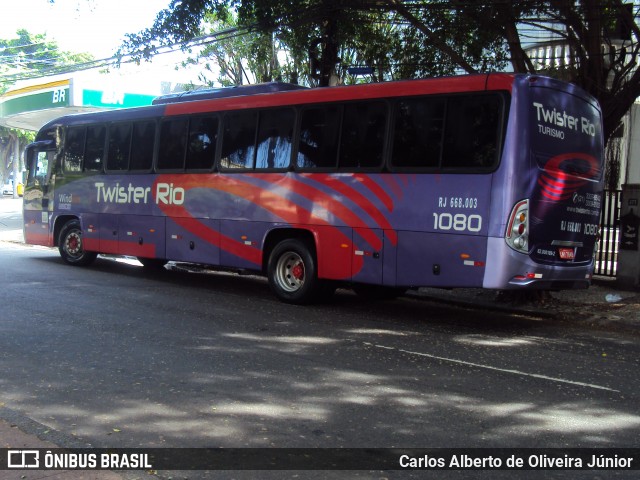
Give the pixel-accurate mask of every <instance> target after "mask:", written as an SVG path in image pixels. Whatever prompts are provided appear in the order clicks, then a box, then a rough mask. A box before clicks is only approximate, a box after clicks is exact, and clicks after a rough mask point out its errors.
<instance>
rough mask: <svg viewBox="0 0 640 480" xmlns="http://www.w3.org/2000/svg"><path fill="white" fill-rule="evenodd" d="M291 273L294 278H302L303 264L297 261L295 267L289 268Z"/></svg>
mask: <svg viewBox="0 0 640 480" xmlns="http://www.w3.org/2000/svg"><path fill="white" fill-rule="evenodd" d="M291 273H292V274H293V276H294V278H295V279H296V280H302V278H303V277H304V266H303V265H302V264H300V263H298V264H297V265H296V266H295V267H293V268H292V269H291Z"/></svg>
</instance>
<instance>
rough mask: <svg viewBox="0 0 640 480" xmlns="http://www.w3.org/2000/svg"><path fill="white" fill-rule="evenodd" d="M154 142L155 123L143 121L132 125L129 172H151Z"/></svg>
mask: <svg viewBox="0 0 640 480" xmlns="http://www.w3.org/2000/svg"><path fill="white" fill-rule="evenodd" d="M155 141H156V122H155V121H153V120H144V121H141V122H135V123H134V124H133V137H132V139H131V162H130V164H129V169H130V170H144V171H149V170H151V165H152V163H153V147H154V145H155Z"/></svg>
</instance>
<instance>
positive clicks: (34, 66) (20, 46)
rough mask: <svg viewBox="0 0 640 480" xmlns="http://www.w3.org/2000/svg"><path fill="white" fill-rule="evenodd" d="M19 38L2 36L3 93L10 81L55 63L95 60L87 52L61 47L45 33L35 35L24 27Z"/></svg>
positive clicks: (0, 79)
mask: <svg viewBox="0 0 640 480" xmlns="http://www.w3.org/2000/svg"><path fill="white" fill-rule="evenodd" d="M16 36H17V37H16V38H10V39H0V52H1V53H0V55H1V58H2V62H0V93H2V92H5V91H6V90H7V89H8V88H9V86H10V82H9V81H7V80H6V79H7V78H9V79H11V81H13V80H15V79H19V78H20V75H21V74H33V73H34V72H46V71H47V70H50V69H51V68H52V67H54V66H59V65H72V64H75V63H82V62H87V61H90V60H92V59H93V57H92V56H91V55H90V54H88V53H70V52H63V51H60V50H59V49H58V45H57V43H56V42H54V41H51V40H48V39H47V36H46V34H33V33H29V32H28V31H27V30H25V29H19V30H17V31H16Z"/></svg>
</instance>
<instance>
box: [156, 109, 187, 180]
mask: <svg viewBox="0 0 640 480" xmlns="http://www.w3.org/2000/svg"><path fill="white" fill-rule="evenodd" d="M188 129H189V119H188V118H187V117H182V118H174V119H171V120H164V121H163V122H162V123H161V124H160V148H159V150H158V169H159V170H184V158H185V155H186V152H187V133H188Z"/></svg>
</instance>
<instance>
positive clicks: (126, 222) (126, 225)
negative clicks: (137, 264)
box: [118, 215, 166, 259]
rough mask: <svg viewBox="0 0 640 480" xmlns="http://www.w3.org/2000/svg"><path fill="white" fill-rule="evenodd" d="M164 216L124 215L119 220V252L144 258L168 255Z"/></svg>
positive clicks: (162, 257)
mask: <svg viewBox="0 0 640 480" xmlns="http://www.w3.org/2000/svg"><path fill="white" fill-rule="evenodd" d="M164 222H165V220H164V218H163V217H154V216H150V215H122V216H120V218H119V220H118V253H119V254H120V255H131V256H134V257H143V258H161V259H164V258H165V256H166V252H165V236H164Z"/></svg>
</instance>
